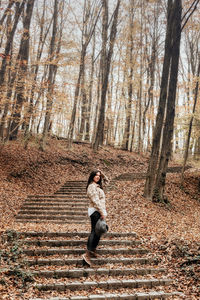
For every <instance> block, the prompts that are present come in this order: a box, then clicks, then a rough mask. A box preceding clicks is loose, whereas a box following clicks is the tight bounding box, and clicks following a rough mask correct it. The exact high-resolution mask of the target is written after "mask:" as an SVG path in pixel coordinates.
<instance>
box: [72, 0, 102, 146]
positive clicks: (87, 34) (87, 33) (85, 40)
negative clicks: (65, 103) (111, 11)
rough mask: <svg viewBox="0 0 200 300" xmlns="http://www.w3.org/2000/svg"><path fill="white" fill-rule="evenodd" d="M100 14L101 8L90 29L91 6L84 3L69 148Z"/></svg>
mask: <svg viewBox="0 0 200 300" xmlns="http://www.w3.org/2000/svg"><path fill="white" fill-rule="evenodd" d="M100 12H101V7H100V8H99V11H98V13H97V15H95V18H94V20H92V24H90V26H89V28H88V27H87V24H86V23H88V22H89V21H88V20H89V17H91V16H90V5H89V8H87V9H86V0H85V1H84V15H83V30H82V33H83V34H82V44H81V57H80V68H79V75H78V80H77V84H76V88H75V95H74V103H73V109H72V115H71V120H70V125H69V132H68V147H71V144H72V140H73V135H74V126H75V119H76V110H77V103H78V97H79V90H80V85H81V82H82V79H83V78H84V77H83V75H84V72H85V56H86V53H87V47H88V45H89V43H90V40H91V38H92V36H93V34H94V30H95V27H96V24H97V21H98V19H99V15H100ZM93 13H94V11H93ZM93 13H91V15H93ZM83 35H84V36H83ZM83 84H84V82H83ZM82 92H83V93H84V91H83V89H82ZM84 97H85V96H84ZM83 99H84V101H85V98H83Z"/></svg>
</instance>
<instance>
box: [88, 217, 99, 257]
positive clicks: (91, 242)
mask: <svg viewBox="0 0 200 300" xmlns="http://www.w3.org/2000/svg"><path fill="white" fill-rule="evenodd" d="M100 217H101V215H100V213H99V212H98V211H95V212H93V214H92V215H91V216H90V219H91V233H90V235H89V237H88V241H87V249H88V250H89V251H95V249H96V247H97V246H98V244H99V240H100V236H98V235H96V233H95V226H96V223H97V221H98V220H99V219H100Z"/></svg>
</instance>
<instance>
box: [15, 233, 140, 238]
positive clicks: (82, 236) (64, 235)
mask: <svg viewBox="0 0 200 300" xmlns="http://www.w3.org/2000/svg"><path fill="white" fill-rule="evenodd" d="M17 234H18V236H24V237H44V236H45V237H48V238H50V237H77V236H78V237H81V238H87V237H88V235H89V232H86V231H82V232H49V231H46V232H45V231H44V232H43V231H27V232H18V233H17ZM136 236H137V235H136V233H135V232H107V233H106V235H105V236H104V237H108V238H111V237H112V238H119V237H127V238H133V237H136Z"/></svg>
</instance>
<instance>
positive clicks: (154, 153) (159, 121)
mask: <svg viewBox="0 0 200 300" xmlns="http://www.w3.org/2000/svg"><path fill="white" fill-rule="evenodd" d="M172 8H173V7H172V0H168V7H167V29H166V38H165V54H164V62H163V70H162V79H161V88H160V99H159V106H158V112H157V117H156V125H155V128H154V132H153V143H152V149H151V155H150V159H149V165H148V170H147V177H146V182H145V187H144V196H145V197H146V198H148V199H152V195H153V187H154V182H155V176H156V170H157V164H158V159H159V149H160V140H161V132H162V128H163V120H164V114H165V106H166V99H167V88H168V78H169V70H170V59H171V39H172V21H173V18H174V11H173V9H172Z"/></svg>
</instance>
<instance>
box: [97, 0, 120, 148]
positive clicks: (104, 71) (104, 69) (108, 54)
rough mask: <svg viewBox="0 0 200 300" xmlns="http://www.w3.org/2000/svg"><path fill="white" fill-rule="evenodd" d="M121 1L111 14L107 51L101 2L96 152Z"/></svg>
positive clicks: (105, 15) (105, 17) (100, 141)
mask: <svg viewBox="0 0 200 300" xmlns="http://www.w3.org/2000/svg"><path fill="white" fill-rule="evenodd" d="M120 2H121V0H118V1H117V5H116V8H115V11H114V14H113V22H112V26H111V32H110V41H109V49H108V51H107V42H108V1H106V0H102V6H103V20H102V48H101V85H102V88H101V105H100V114H99V119H98V125H97V131H96V137H95V141H94V144H93V149H94V150H98V148H99V145H102V144H103V137H104V121H105V104H106V94H107V88H108V77H109V73H110V64H111V58H112V54H113V48H114V42H115V38H116V34H117V20H118V13H119V6H120Z"/></svg>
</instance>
